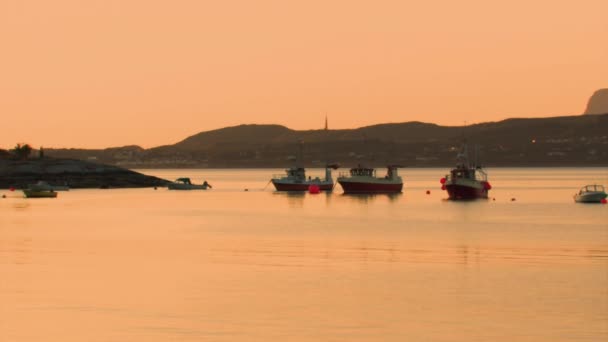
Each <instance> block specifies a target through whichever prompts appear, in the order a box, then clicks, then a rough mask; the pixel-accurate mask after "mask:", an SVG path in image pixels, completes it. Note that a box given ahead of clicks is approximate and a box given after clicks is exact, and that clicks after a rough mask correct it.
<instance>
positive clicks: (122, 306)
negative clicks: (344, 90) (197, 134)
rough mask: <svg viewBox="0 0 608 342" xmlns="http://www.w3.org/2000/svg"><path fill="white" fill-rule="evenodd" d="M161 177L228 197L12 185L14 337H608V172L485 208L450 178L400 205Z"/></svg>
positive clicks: (226, 178) (515, 192)
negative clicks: (602, 190)
mask: <svg viewBox="0 0 608 342" xmlns="http://www.w3.org/2000/svg"><path fill="white" fill-rule="evenodd" d="M144 172H146V173H148V174H152V175H156V176H160V177H164V178H168V179H174V178H178V177H191V178H193V180H194V181H196V182H198V183H201V182H202V181H203V179H205V180H207V181H209V182H210V183H211V184H212V185H213V186H214V188H213V189H212V190H209V191H191V192H184V191H169V190H166V189H158V190H153V189H115V190H114V189H110V190H72V191H69V192H62V193H60V194H59V197H58V198H57V199H24V198H21V197H20V194H18V193H16V192H15V193H11V192H9V191H6V190H0V193H1V194H6V195H7V196H8V197H7V198H4V199H0V341H2V342H4V341H168V340H178V341H268V340H269V339H280V340H286V341H404V340H411V341H468V340H472V341H514V340H515V341H605V340H608V224H607V219H608V206H606V205H582V204H575V203H574V202H573V200H572V195H573V194H574V192H576V191H577V190H578V188H580V187H581V186H583V185H585V184H587V183H594V182H599V183H603V184H605V185H608V172H607V171H606V169H600V168H589V169H574V168H573V169H494V170H492V169H490V170H489V176H490V182H491V183H492V185H493V187H494V189H493V190H492V191H491V197H492V198H493V199H490V200H484V201H474V202H451V201H446V200H445V197H446V194H445V192H442V191H441V190H440V189H439V187H440V184H439V179H440V178H441V177H442V176H443V175H444V174H445V172H446V170H444V169H403V170H401V174H402V176H403V177H404V181H405V187H404V192H403V194H401V195H397V196H382V195H377V196H347V195H343V194H342V192H341V189H340V188H339V187H338V188H337V189H336V191H335V192H334V193H332V194H319V195H310V194H286V193H275V192H274V191H273V189H271V187H272V185H268V184H267V183H268V179H269V176H270V175H272V174H276V173H280V172H281V170H145V171H144ZM311 174H312V175H313V176H314V174H319V175H320V174H322V171H321V170H313V171H311ZM245 189H248V191H244V190H245ZM427 190H430V191H431V193H430V194H429V195H427V194H426V191H427Z"/></svg>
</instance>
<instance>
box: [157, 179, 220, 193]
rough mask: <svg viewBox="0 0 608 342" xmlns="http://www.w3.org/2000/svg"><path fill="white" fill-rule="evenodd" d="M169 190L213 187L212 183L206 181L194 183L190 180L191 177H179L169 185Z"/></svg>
mask: <svg viewBox="0 0 608 342" xmlns="http://www.w3.org/2000/svg"><path fill="white" fill-rule="evenodd" d="M167 187H168V188H169V190H207V188H212V186H211V184H209V183H207V181H204V182H203V184H194V183H192V181H190V178H186V177H183V178H178V179H176V180H175V182H173V183H170V184H169V185H167Z"/></svg>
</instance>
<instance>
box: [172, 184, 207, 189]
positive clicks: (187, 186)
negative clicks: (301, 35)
mask: <svg viewBox="0 0 608 342" xmlns="http://www.w3.org/2000/svg"><path fill="white" fill-rule="evenodd" d="M167 188H169V190H207V186H206V185H198V184H169V185H167Z"/></svg>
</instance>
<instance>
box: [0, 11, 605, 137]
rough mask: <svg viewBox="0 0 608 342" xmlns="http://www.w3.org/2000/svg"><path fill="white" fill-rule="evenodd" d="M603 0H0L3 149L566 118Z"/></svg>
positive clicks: (596, 39) (587, 63) (592, 53)
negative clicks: (228, 130)
mask: <svg viewBox="0 0 608 342" xmlns="http://www.w3.org/2000/svg"><path fill="white" fill-rule="evenodd" d="M607 13H608V1H606V0H577V1H575V0H525V1H524V0H511V1H491V0H461V1H453V0H437V1H405V0H402V1H388V0H374V1H353V0H350V1H331V0H324V1H317V0H308V1H285V0H276V1H274V0H273V1H265V0H256V1H253V0H251V1H245V0H240V1H236V0H235V1H231V0H221V1H218V0H215V1H204V0H173V1H161V0H87V1H83V0H52V1H50V0H0V44H1V46H2V48H1V50H0V117H1V118H2V133H0V148H10V147H12V146H14V145H15V143H16V142H27V143H30V144H32V145H33V146H35V147H38V146H41V145H42V146H45V147H87V148H103V147H110V146H122V145H128V144H137V145H141V146H143V147H153V146H158V145H163V144H172V143H175V142H177V141H179V140H182V139H183V138H185V137H187V136H189V135H192V134H194V133H197V132H200V131H204V130H211V129H216V128H221V127H225V126H232V125H237V124H242V123H276V124H281V125H285V126H288V127H290V128H293V129H318V128H322V127H323V123H324V118H325V115H326V114H327V115H328V116H329V122H330V128H354V127H359V126H365V125H370V124H376V123H384V122H405V121H414V120H416V121H425V122H433V123H438V124H445V125H461V124H463V123H464V122H465V121H466V122H467V123H475V122H483V121H496V120H501V119H505V118H509V117H545V116H560V115H575V114H580V113H582V112H583V111H584V109H585V105H586V101H587V100H588V98H589V97H590V96H591V94H592V93H593V92H594V91H595V90H597V89H599V88H606V87H608V20H607V19H606V14H607Z"/></svg>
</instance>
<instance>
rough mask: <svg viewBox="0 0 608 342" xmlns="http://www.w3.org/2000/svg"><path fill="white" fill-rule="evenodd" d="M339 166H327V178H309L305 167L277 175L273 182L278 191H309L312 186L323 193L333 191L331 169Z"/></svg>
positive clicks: (291, 169)
mask: <svg viewBox="0 0 608 342" xmlns="http://www.w3.org/2000/svg"><path fill="white" fill-rule="evenodd" d="M332 168H337V165H327V167H325V178H323V179H321V178H319V177H315V178H312V177H310V176H309V177H308V178H306V170H305V169H304V168H303V167H300V166H295V167H292V168H289V169H287V170H285V173H286V175H275V176H274V177H273V178H272V179H271V182H272V184H273V185H274V187H275V188H276V189H277V191H308V190H309V188H310V187H311V186H317V187H318V188H319V190H321V191H332V190H333V188H334V180H333V178H332V176H331V169H332Z"/></svg>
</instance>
